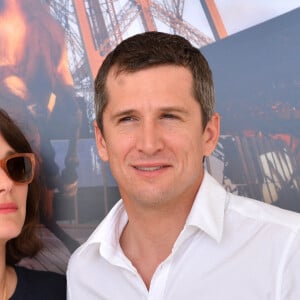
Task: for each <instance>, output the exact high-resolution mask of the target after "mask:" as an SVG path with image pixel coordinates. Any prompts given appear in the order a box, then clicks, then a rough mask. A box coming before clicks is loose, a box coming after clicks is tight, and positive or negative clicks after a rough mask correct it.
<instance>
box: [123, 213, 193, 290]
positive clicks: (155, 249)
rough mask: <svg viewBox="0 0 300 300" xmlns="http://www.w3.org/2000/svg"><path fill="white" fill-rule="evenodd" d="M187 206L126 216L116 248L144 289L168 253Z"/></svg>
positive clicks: (184, 217) (176, 235) (183, 222)
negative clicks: (126, 259)
mask: <svg viewBox="0 0 300 300" xmlns="http://www.w3.org/2000/svg"><path fill="white" fill-rule="evenodd" d="M189 211H190V207H189V208H186V209H182V207H181V208H177V209H175V208H174V209H173V211H160V210H159V211H157V212H153V211H152V212H151V213H148V214H147V213H145V214H141V213H139V214H131V213H130V212H129V214H128V218H129V221H128V224H127V225H126V227H125V228H124V230H123V233H122V235H121V238H120V245H121V247H122V249H123V251H124V253H125V255H126V256H127V257H128V259H129V260H130V261H131V263H132V264H133V265H134V266H135V268H136V269H137V271H138V273H139V274H140V276H141V277H142V279H143V281H144V283H145V285H146V286H147V288H149V286H150V282H151V279H152V276H153V274H154V272H155V270H156V269H157V267H158V266H159V265H160V264H161V263H162V262H163V261H164V260H165V259H166V258H167V257H168V256H169V255H170V254H171V252H172V248H173V245H174V243H175V241H176V239H177V238H178V236H179V234H180V232H181V231H182V229H183V227H184V225H185V222H186V218H187V215H188V213H189Z"/></svg>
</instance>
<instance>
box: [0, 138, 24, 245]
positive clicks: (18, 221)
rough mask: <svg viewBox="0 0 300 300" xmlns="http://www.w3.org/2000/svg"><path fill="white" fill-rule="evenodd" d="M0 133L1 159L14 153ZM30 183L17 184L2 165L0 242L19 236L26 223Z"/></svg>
mask: <svg viewBox="0 0 300 300" xmlns="http://www.w3.org/2000/svg"><path fill="white" fill-rule="evenodd" d="M15 152H16V151H15V150H14V149H13V148H11V147H10V145H9V144H8V143H7V142H6V140H5V139H4V138H3V136H2V135H1V134H0V159H4V158H6V157H7V156H9V155H11V154H14V153H15ZM27 192H28V184H18V185H16V184H15V183H14V182H13V181H12V179H10V178H9V177H8V176H7V174H6V173H5V171H4V170H3V169H2V168H1V167H0V244H5V243H6V242H7V241H8V240H10V239H12V238H15V237H17V236H18V235H19V234H20V232H21V230H22V227H23V225H24V221H25V216H26V199H27Z"/></svg>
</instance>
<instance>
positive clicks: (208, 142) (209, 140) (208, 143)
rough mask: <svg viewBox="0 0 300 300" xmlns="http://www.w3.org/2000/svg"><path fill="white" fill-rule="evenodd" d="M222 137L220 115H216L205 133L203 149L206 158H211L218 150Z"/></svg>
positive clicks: (207, 125)
mask: <svg viewBox="0 0 300 300" xmlns="http://www.w3.org/2000/svg"><path fill="white" fill-rule="evenodd" d="M219 136H220V115H219V114H218V113H214V114H213V115H212V117H211V119H210V120H209V121H208V123H207V124H206V127H205V129H204V133H203V138H204V140H203V142H204V145H203V149H204V153H203V154H204V156H209V155H210V154H211V153H212V152H213V151H214V150H215V148H216V146H217V144H218V141H219Z"/></svg>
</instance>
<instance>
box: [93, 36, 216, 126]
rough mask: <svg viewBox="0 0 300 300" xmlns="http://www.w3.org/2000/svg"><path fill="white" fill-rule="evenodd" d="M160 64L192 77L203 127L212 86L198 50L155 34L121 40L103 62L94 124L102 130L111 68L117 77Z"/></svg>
mask: <svg viewBox="0 0 300 300" xmlns="http://www.w3.org/2000/svg"><path fill="white" fill-rule="evenodd" d="M160 65H176V66H183V67H185V68H188V69H189V70H190V71H191V73H192V76H193V91H194V96H195V99H196V100H197V101H198V102H199V104H200V108H201V113H202V119H203V122H202V125H203V128H205V126H206V124H207V122H208V121H209V120H210V118H211V116H212V114H213V112H214V103H215V100H214V87H213V79H212V72H211V70H210V68H209V65H208V62H207V61H206V59H205V58H204V56H203V55H202V54H201V52H200V51H199V49H197V48H195V47H193V46H192V44H191V43H190V42H189V41H187V40H186V39H185V38H183V37H181V36H178V35H175V34H168V33H163V32H157V31H148V32H144V33H141V34H137V35H134V36H132V37H129V38H128V39H126V40H124V41H122V42H121V43H120V44H119V45H118V46H117V47H116V48H115V49H114V50H113V51H112V52H110V53H109V54H108V55H107V56H106V58H105V60H104V61H103V63H102V65H101V67H100V69H99V71H98V74H97V76H96V79H95V95H94V101H95V113H96V122H97V125H98V127H99V128H100V130H101V131H103V121H102V118H103V112H104V109H105V107H106V105H107V102H108V95H107V90H106V86H105V85H106V80H107V76H108V73H109V71H110V70H111V68H112V67H113V66H114V67H116V68H117V74H119V73H121V72H128V73H133V72H136V71H139V70H142V69H146V68H150V67H153V66H160Z"/></svg>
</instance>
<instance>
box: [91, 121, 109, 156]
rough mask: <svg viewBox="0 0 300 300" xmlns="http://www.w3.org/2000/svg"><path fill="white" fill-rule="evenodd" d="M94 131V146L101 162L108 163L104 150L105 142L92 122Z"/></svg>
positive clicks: (95, 124)
mask: <svg viewBox="0 0 300 300" xmlns="http://www.w3.org/2000/svg"><path fill="white" fill-rule="evenodd" d="M94 131H95V140H96V146H97V149H98V154H99V156H100V158H101V159H102V160H103V161H108V153H107V148H106V142H105V140H104V136H103V134H102V132H101V130H100V128H99V127H98V125H97V122H96V121H94Z"/></svg>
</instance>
